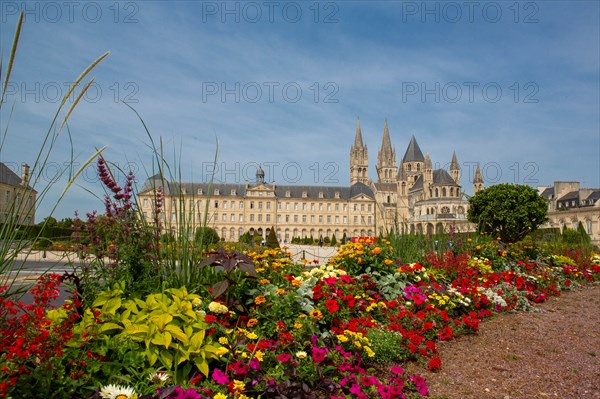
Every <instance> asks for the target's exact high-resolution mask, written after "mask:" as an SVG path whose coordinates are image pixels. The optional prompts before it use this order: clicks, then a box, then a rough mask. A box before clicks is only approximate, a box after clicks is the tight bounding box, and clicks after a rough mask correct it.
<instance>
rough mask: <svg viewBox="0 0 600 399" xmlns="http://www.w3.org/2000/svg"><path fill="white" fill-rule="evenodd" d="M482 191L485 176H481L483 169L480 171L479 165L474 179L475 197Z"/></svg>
mask: <svg viewBox="0 0 600 399" xmlns="http://www.w3.org/2000/svg"><path fill="white" fill-rule="evenodd" d="M481 190H483V176H482V175H481V169H479V164H477V169H475V176H474V177H473V195H475V194H477V192H478V191H481Z"/></svg>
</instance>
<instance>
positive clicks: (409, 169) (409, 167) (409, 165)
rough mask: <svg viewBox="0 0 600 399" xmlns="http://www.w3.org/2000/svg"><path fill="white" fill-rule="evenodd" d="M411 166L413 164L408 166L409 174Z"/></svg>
mask: <svg viewBox="0 0 600 399" xmlns="http://www.w3.org/2000/svg"><path fill="white" fill-rule="evenodd" d="M411 166H412V165H411V164H408V166H407V169H408V171H409V172H410V171H411Z"/></svg>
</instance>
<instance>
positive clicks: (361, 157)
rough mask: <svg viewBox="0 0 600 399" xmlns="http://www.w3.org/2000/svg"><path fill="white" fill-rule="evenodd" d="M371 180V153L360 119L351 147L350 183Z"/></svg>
mask: <svg viewBox="0 0 600 399" xmlns="http://www.w3.org/2000/svg"><path fill="white" fill-rule="evenodd" d="M368 181H369V153H368V151H367V146H366V145H364V143H363V139H362V132H361V131H360V119H358V120H357V122H356V136H355V137H354V145H353V146H352V148H350V185H353V184H355V183H365V184H366V183H367V182H368Z"/></svg>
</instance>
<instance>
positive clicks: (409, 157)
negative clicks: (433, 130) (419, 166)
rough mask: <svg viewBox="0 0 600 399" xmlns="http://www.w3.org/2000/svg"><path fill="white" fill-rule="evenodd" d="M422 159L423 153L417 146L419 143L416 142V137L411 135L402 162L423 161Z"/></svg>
mask: <svg viewBox="0 0 600 399" xmlns="http://www.w3.org/2000/svg"><path fill="white" fill-rule="evenodd" d="M423 160H424V158H423V153H422V152H421V148H419V144H417V139H415V136H412V138H411V139H410V143H408V148H407V149H406V153H405V154H404V158H402V162H414V161H418V162H423Z"/></svg>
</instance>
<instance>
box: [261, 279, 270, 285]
mask: <svg viewBox="0 0 600 399" xmlns="http://www.w3.org/2000/svg"><path fill="white" fill-rule="evenodd" d="M259 283H260V284H269V283H270V281H269V280H268V279H266V278H263V279H262V280H260V281H259Z"/></svg>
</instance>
